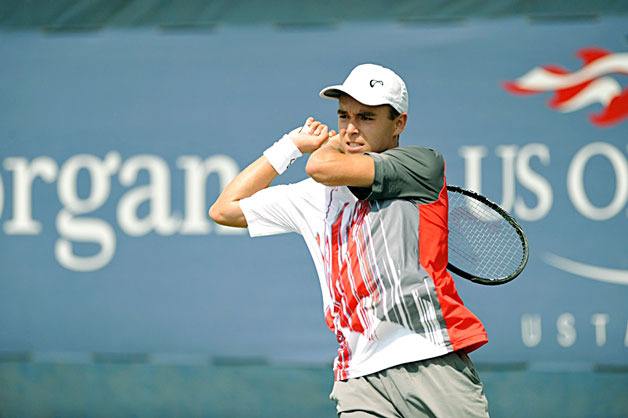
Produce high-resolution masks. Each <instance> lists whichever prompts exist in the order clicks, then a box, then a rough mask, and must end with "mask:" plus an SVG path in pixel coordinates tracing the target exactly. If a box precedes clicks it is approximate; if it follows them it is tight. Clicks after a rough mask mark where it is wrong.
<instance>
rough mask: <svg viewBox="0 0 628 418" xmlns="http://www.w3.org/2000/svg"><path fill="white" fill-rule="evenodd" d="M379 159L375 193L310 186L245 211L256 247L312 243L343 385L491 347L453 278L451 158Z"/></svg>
mask: <svg viewBox="0 0 628 418" xmlns="http://www.w3.org/2000/svg"><path fill="white" fill-rule="evenodd" d="M369 155H371V157H372V158H374V160H375V181H374V183H373V185H372V186H371V188H368V189H359V188H348V187H344V186H340V187H328V186H324V185H322V184H319V183H316V182H315V181H314V180H312V179H306V180H303V181H301V182H299V183H295V184H287V185H279V186H274V187H269V188H267V189H264V190H261V191H259V192H257V193H256V194H254V195H253V196H251V197H249V198H246V199H243V200H241V201H240V207H241V208H242V212H243V213H244V216H245V217H246V221H247V224H248V230H249V234H250V235H251V236H252V237H255V236H264V235H273V234H280V233H285V232H296V233H299V234H301V235H302V236H303V238H304V240H305V242H306V245H307V247H308V249H309V251H310V254H311V255H312V258H313V260H314V264H315V266H316V272H317V274H318V278H319V282H320V287H321V291H322V295H323V309H324V314H325V321H326V323H327V326H328V327H329V329H330V330H331V331H332V332H334V333H335V334H336V338H337V340H338V343H339V348H338V355H337V357H336V359H335V361H334V375H335V379H336V380H345V379H348V378H353V377H358V376H363V375H367V374H370V373H374V372H377V371H380V370H383V369H386V368H388V367H392V366H396V365H398V364H403V363H408V362H412V361H417V360H423V359H427V358H432V357H437V356H441V355H444V354H447V353H449V352H451V351H455V350H460V349H463V350H465V351H467V352H469V351H472V350H474V349H476V348H478V347H479V346H481V345H483V344H485V343H486V342H487V341H488V340H487V336H486V331H485V330H484V327H483V325H482V323H481V322H480V321H479V319H478V318H477V317H476V316H475V315H473V313H471V311H470V310H469V309H467V308H466V307H465V306H464V304H463V302H462V300H461V299H460V297H459V296H458V293H457V291H456V288H455V285H454V282H453V279H452V277H451V275H450V274H449V272H448V271H447V269H446V268H447V189H446V183H445V176H444V161H443V159H442V156H441V155H440V154H439V153H437V152H436V151H433V150H430V149H427V148H420V147H405V148H395V149H392V150H388V151H385V152H383V153H380V154H369ZM356 196H358V197H360V198H361V199H363V200H360V199H358V197H356Z"/></svg>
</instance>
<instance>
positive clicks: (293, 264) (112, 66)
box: [0, 18, 628, 367]
mask: <svg viewBox="0 0 628 418" xmlns="http://www.w3.org/2000/svg"><path fill="white" fill-rule="evenodd" d="M625 34H626V32H625V20H622V19H611V18H603V19H599V20H596V21H590V22H589V21H586V22H570V23H562V24H542V23H537V24H530V23H529V22H526V21H524V20H519V19H512V20H499V21H486V22H478V21H475V22H468V23H465V24H462V25H452V26H447V25H445V26H434V27H430V26H412V25H407V26H403V25H398V24H373V25H369V26H366V25H360V24H345V25H343V26H341V27H338V28H335V29H313V30H278V29H273V28H271V27H226V28H218V29H216V30H215V31H214V32H210V33H205V32H200V33H177V32H160V31H154V30H134V31H103V32H98V33H86V34H80V35H72V34H42V33H33V32H23V33H21V32H10V33H3V34H2V36H0V57H2V58H1V59H0V60H1V63H2V65H0V160H1V161H2V166H1V167H0V224H2V228H1V229H0V249H1V250H0V351H2V352H23V351H27V352H32V353H34V355H36V356H44V357H45V356H50V357H51V358H55V357H56V358H62V357H63V356H70V357H72V356H75V357H76V356H78V357H80V356H81V355H83V353H92V352H104V353H151V355H152V356H154V357H155V358H157V357H159V356H162V357H161V358H169V356H170V357H171V358H193V357H194V356H197V355H198V356H201V357H203V356H206V355H209V356H214V357H225V356H228V357H237V358H240V357H247V358H248V357H260V358H266V359H270V360H271V361H277V362H292V361H294V362H308V363H309V362H321V361H323V362H330V361H331V360H332V358H333V356H334V355H335V346H336V342H335V338H334V336H333V335H332V334H331V333H329V332H328V331H327V330H326V328H325V326H324V322H323V315H322V310H321V296H320V290H319V288H318V283H317V280H316V277H315V271H314V266H313V263H312V262H311V261H310V259H309V256H308V255H307V252H306V248H305V246H304V245H303V243H302V242H301V239H300V237H299V236H296V235H295V236H289V235H286V236H277V237H270V238H259V239H251V238H249V237H248V235H246V234H245V233H242V231H239V232H238V231H233V230H230V229H224V228H219V227H217V226H216V225H214V224H213V223H211V222H210V221H209V220H208V219H207V218H206V215H205V214H206V212H207V209H208V208H209V206H210V204H211V202H213V200H214V199H215V197H216V196H217V194H218V193H219V191H220V189H221V187H223V186H224V184H225V182H227V181H229V179H230V178H232V177H233V176H234V175H235V174H236V173H237V172H238V171H239V170H240V169H242V168H243V167H245V166H246V165H247V164H248V163H249V162H251V161H253V160H254V159H255V158H257V157H258V156H259V155H260V153H261V152H262V151H263V150H264V149H265V148H266V147H267V146H268V145H269V144H271V143H272V142H273V141H274V140H275V139H277V138H278V137H280V136H281V135H282V134H283V133H285V132H287V131H289V130H290V129H292V128H293V127H296V126H298V125H300V124H301V123H302V121H303V120H304V119H305V118H306V117H307V116H308V115H314V116H316V117H318V118H320V119H322V120H323V121H326V122H328V123H330V124H333V125H335V111H336V107H335V104H334V102H333V101H327V100H322V99H320V98H319V97H318V95H317V94H318V91H319V90H320V88H322V87H324V86H326V85H329V84H332V83H337V82H341V81H342V80H343V79H344V77H345V76H346V75H347V74H348V72H349V71H350V69H351V68H353V66H355V65H356V64H359V63H363V62H375V63H380V64H383V65H386V66H388V67H391V68H393V69H395V70H396V71H397V72H398V73H399V74H400V75H401V76H402V77H403V78H404V79H405V80H406V83H407V86H408V90H409V94H410V112H409V124H408V128H407V131H406V132H405V133H404V134H403V135H402V143H403V144H420V145H426V146H432V147H436V148H438V149H440V150H441V151H442V152H443V153H444V155H445V157H446V160H447V176H448V182H449V183H451V184H462V185H467V186H469V187H473V188H475V189H479V190H480V191H481V192H482V193H484V194H486V195H487V196H489V197H491V198H493V199H494V200H496V201H497V202H500V203H502V204H503V205H504V206H505V207H506V209H508V210H509V211H511V212H512V213H513V214H514V215H515V216H516V217H517V218H518V219H519V220H520V221H521V223H522V225H523V226H524V228H525V230H526V232H527V233H528V236H529V241H530V245H531V257H530V262H529V265H528V267H527V269H526V270H525V272H524V273H523V275H522V276H521V277H520V278H518V279H517V280H515V281H514V282H512V283H510V284H508V285H506V286H501V287H496V288H487V287H481V286H478V285H474V284H471V283H467V282H465V281H463V280H461V279H459V280H457V285H458V289H459V292H460V293H461V295H462V297H463V299H464V300H465V302H466V304H467V305H469V306H470V307H471V309H472V310H473V311H474V312H475V313H477V314H478V315H479V316H480V318H481V319H482V320H483V321H484V322H485V324H486V326H487V329H488V332H489V338H490V342H489V344H488V345H487V346H485V347H484V348H482V349H481V350H479V351H478V352H477V354H476V355H475V357H474V358H475V359H477V360H480V361H484V362H529V363H530V364H545V363H553V364H555V363H561V364H562V363H565V364H567V365H568V367H572V366H579V365H585V366H587V367H588V365H591V364H600V363H602V364H628V307H627V305H626V300H627V297H628V287H627V286H628V257H627V248H628V246H627V238H626V236H627V232H628V228H626V218H627V216H628V211H627V209H626V203H627V202H628V162H627V159H626V155H627V152H628V149H627V146H626V144H627V141H626V138H627V137H628V120H627V119H623V120H620V121H618V122H616V123H614V124H611V125H609V126H605V127H602V126H598V125H595V124H593V123H592V122H591V121H590V120H589V115H590V114H591V113H598V112H601V111H602V107H603V106H602V105H601V104H599V103H597V104H596V103H594V104H591V105H588V106H583V107H582V108H581V109H578V110H574V111H571V112H558V111H556V110H554V109H551V108H549V107H548V106H547V104H546V102H547V101H548V100H549V99H550V97H551V96H552V94H553V93H552V92H547V93H541V94H538V95H532V96H529V97H527V96H522V95H517V94H512V93H510V92H508V91H507V90H506V89H505V88H504V86H503V83H504V82H507V81H513V80H516V79H517V78H519V77H521V76H523V75H524V74H526V73H528V72H529V71H530V70H532V69H533V68H535V67H538V66H541V65H549V64H552V65H559V66H562V67H564V68H566V69H567V70H568V71H570V72H571V71H576V70H579V69H580V68H581V67H582V66H583V62H582V61H581V60H580V59H579V58H578V57H577V56H576V53H577V52H578V51H580V50H582V49H583V48H589V47H597V48H603V49H605V50H607V51H608V52H610V53H611V54H616V55H614V58H613V59H614V60H615V61H614V62H616V63H618V64H617V65H616V66H615V67H612V68H611V70H609V71H607V73H605V74H604V76H606V77H610V78H612V79H613V80H614V81H615V82H616V83H617V84H618V85H620V86H622V87H621V89H625V87H626V86H627V85H628V83H627V81H628V78H627V77H626V74H627V72H626V68H628V64H626V60H627V58H626V56H627V55H626V49H627V48H626V40H625ZM622 65H623V67H622ZM600 94H601V93H600ZM304 164H305V161H300V162H298V163H297V164H295V165H294V166H292V167H291V169H290V170H289V171H288V172H287V173H286V174H285V175H283V176H282V177H281V178H279V182H281V183H284V182H293V181H298V180H300V179H302V178H304V176H305V173H304ZM287 330H290V331H287ZM295 330H297V331H295ZM177 356H179V357H177ZM181 356H183V357H181ZM185 356H187V357H185Z"/></svg>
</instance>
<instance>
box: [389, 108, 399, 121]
mask: <svg viewBox="0 0 628 418" xmlns="http://www.w3.org/2000/svg"><path fill="white" fill-rule="evenodd" d="M399 115H401V113H399V112H398V111H397V109H395V108H394V107H392V106H391V105H388V119H390V120H395V118H396V117H397V116H399Z"/></svg>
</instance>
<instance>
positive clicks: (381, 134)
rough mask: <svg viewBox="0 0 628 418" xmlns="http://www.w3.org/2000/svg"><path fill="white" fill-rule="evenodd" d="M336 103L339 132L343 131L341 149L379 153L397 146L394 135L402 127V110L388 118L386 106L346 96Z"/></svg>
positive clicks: (404, 118)
mask: <svg viewBox="0 0 628 418" xmlns="http://www.w3.org/2000/svg"><path fill="white" fill-rule="evenodd" d="M338 102H339V105H338V131H339V132H340V131H341V130H342V129H345V130H346V134H345V136H344V137H341V147H342V149H343V151H344V152H346V153H365V152H369V151H373V152H382V151H385V150H387V149H390V148H394V147H396V146H397V140H398V138H397V136H398V135H399V134H400V133H401V132H402V131H403V129H404V128H405V121H406V118H407V116H406V114H405V113H404V114H402V115H399V116H398V117H396V118H395V119H394V120H391V119H390V117H389V107H388V106H387V105H382V106H367V105H364V104H362V103H360V102H358V101H357V100H355V99H354V98H353V97H351V96H346V95H343V96H340V98H339V99H338Z"/></svg>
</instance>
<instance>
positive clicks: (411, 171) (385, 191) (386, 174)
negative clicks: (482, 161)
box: [349, 147, 445, 203]
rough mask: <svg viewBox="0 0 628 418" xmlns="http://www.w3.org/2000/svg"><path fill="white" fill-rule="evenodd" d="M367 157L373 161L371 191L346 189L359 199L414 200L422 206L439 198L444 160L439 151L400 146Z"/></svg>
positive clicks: (358, 188) (362, 188) (354, 188)
mask: <svg viewBox="0 0 628 418" xmlns="http://www.w3.org/2000/svg"><path fill="white" fill-rule="evenodd" d="M368 155H369V156H371V157H372V158H373V159H374V162H375V179H374V181H373V185H372V186H371V187H370V188H368V187H367V188H364V187H361V188H360V187H350V188H349V189H350V190H351V192H352V193H353V194H354V195H355V196H356V197H357V198H358V199H361V200H383V199H413V200H417V201H419V202H421V203H431V202H433V201H435V200H437V199H438V195H439V193H440V191H441V189H442V188H443V186H444V182H445V161H444V159H443V156H442V155H441V154H440V153H439V152H438V151H435V150H433V149H429V148H423V147H403V148H393V149H390V150H387V151H384V152H382V153H369V154H368Z"/></svg>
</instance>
